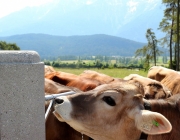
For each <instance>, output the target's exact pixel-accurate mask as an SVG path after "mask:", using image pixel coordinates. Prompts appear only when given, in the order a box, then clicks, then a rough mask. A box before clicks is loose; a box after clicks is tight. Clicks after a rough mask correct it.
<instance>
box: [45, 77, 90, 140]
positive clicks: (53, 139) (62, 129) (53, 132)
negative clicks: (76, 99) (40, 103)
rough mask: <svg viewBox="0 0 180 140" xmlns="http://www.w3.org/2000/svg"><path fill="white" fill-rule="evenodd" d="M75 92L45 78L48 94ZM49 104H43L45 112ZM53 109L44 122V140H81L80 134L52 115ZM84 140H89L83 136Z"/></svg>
mask: <svg viewBox="0 0 180 140" xmlns="http://www.w3.org/2000/svg"><path fill="white" fill-rule="evenodd" d="M73 90H77V89H74V88H71V87H67V86H64V85H61V84H59V83H56V82H54V81H52V80H49V79H46V78H45V92H46V95H48V94H52V93H53V94H57V93H63V92H68V91H73ZM48 106H49V102H46V103H45V110H47V108H48ZM53 111H54V108H51V111H50V112H49V116H48V118H47V120H46V140H62V139H63V140H81V139H82V134H81V133H79V132H78V131H76V130H74V129H73V128H72V127H70V126H69V125H68V124H67V123H65V122H60V121H58V120H57V118H56V117H55V116H54V115H53V113H52V112H53ZM83 137H84V138H83V139H84V140H89V139H90V138H89V137H88V136H86V135H84V136H83Z"/></svg>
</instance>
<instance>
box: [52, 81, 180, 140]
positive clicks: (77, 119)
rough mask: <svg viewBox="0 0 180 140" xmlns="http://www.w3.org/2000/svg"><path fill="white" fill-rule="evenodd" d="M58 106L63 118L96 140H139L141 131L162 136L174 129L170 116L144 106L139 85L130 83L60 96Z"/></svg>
mask: <svg viewBox="0 0 180 140" xmlns="http://www.w3.org/2000/svg"><path fill="white" fill-rule="evenodd" d="M54 108H55V111H54V112H53V113H54V115H55V116H56V118H57V119H58V120H59V121H61V122H67V123H68V124H69V125H70V126H71V127H73V128H74V129H75V130H77V131H79V132H80V133H83V134H86V135H88V136H90V137H92V138H93V139H95V140H138V139H139V138H140V135H141V132H144V133H146V134H151V135H155V134H157V135H160V134H163V133H169V132H171V130H172V125H171V123H170V122H169V121H168V120H167V119H166V117H164V116H163V115H161V114H160V113H157V112H153V111H149V110H145V109H144V104H143V96H142V95H141V94H139V88H138V87H137V86H136V85H133V84H130V83H128V82H123V83H122V84H118V83H113V84H112V83H111V84H103V85H100V86H98V87H96V88H95V89H93V90H90V91H87V92H77V93H76V94H74V95H69V96H63V97H58V98H56V99H55V104H54ZM179 126H180V125H179ZM179 126H178V127H179ZM178 130H180V129H178Z"/></svg>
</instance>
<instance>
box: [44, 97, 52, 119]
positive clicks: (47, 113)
mask: <svg viewBox="0 0 180 140" xmlns="http://www.w3.org/2000/svg"><path fill="white" fill-rule="evenodd" d="M53 102H54V99H53V100H51V101H50V103H49V106H48V109H47V110H46V113H45V121H46V120H47V118H48V116H49V112H50V111H51V107H52V105H53Z"/></svg>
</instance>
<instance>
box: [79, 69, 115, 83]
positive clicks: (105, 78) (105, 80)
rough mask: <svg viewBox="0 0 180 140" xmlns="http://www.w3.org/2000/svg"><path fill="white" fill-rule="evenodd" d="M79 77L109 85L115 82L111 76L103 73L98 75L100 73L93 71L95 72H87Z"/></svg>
mask: <svg viewBox="0 0 180 140" xmlns="http://www.w3.org/2000/svg"><path fill="white" fill-rule="evenodd" d="M79 76H80V77H83V78H88V79H91V80H96V81H99V82H100V83H101V84H108V83H110V82H112V81H114V78H113V77H110V76H108V75H106V74H103V73H98V72H96V71H93V70H85V71H84V72H83V73H81V74H80V75H79Z"/></svg>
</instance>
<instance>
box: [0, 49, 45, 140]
mask: <svg viewBox="0 0 180 140" xmlns="http://www.w3.org/2000/svg"><path fill="white" fill-rule="evenodd" d="M44 114H45V110H44V64H43V63H42V62H40V58H39V54H38V53H37V52H35V51H0V130H1V131H0V139H1V140H45V119H44Z"/></svg>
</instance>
